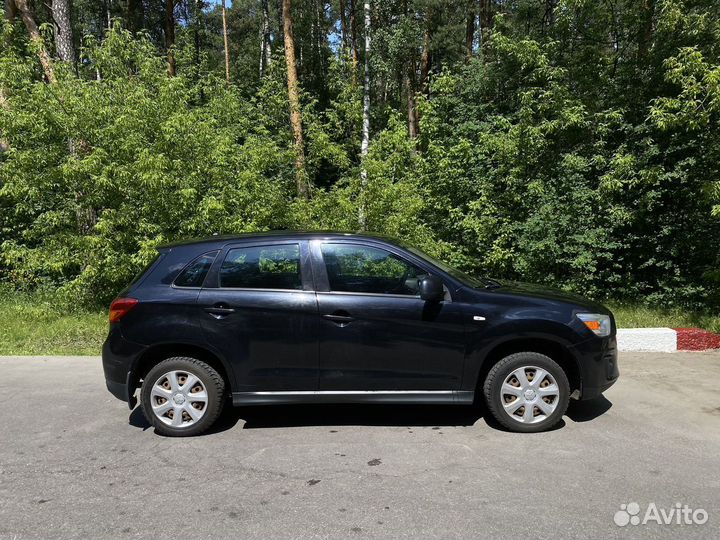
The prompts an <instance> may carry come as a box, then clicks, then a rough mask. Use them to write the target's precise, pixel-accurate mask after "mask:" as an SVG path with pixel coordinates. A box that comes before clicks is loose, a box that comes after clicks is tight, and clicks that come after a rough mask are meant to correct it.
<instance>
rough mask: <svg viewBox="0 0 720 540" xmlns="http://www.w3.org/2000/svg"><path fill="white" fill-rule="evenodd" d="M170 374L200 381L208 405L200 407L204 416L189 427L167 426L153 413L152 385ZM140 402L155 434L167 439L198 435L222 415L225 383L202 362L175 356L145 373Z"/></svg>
mask: <svg viewBox="0 0 720 540" xmlns="http://www.w3.org/2000/svg"><path fill="white" fill-rule="evenodd" d="M172 371H178V372H184V373H188V374H192V375H195V377H197V378H198V379H200V382H201V383H202V386H203V387H204V388H205V391H206V392H207V402H206V403H205V404H204V405H202V406H203V408H204V409H205V410H204V413H203V414H202V416H201V417H200V419H199V420H197V421H195V423H193V424H191V425H187V426H179V427H175V426H171V425H168V424H166V423H165V422H163V420H161V419H160V418H159V417H158V415H156V414H155V413H154V412H153V409H152V404H151V403H152V402H151V400H152V394H151V392H152V386H153V384H155V382H156V381H158V379H160V377H162V376H163V375H165V374H166V373H168V372H172ZM160 401H162V400H160ZM140 402H141V403H142V408H143V413H144V414H145V417H146V418H147V419H148V422H150V423H151V424H152V425H153V427H154V428H155V431H156V432H157V433H159V434H161V435H166V436H168V437H189V436H192V435H199V434H201V433H203V432H204V431H206V430H207V429H209V428H210V426H212V425H213V424H214V423H215V420H217V418H218V416H220V413H221V412H222V408H223V404H224V402H225V381H224V380H223V378H222V377H221V376H220V374H219V373H218V372H217V371H216V370H215V369H214V368H213V367H211V366H209V365H208V364H206V363H205V362H203V361H201V360H198V359H196V358H188V357H183V356H176V357H173V358H168V359H167V360H163V361H162V362H160V363H159V364H157V365H156V366H154V367H153V368H152V369H151V370H150V371H149V372H148V374H147V375H146V376H145V378H144V380H143V385H142V389H141V390H140ZM198 406H200V405H198ZM191 412H192V411H191ZM188 418H189V417H188Z"/></svg>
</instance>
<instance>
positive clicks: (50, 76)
mask: <svg viewBox="0 0 720 540" xmlns="http://www.w3.org/2000/svg"><path fill="white" fill-rule="evenodd" d="M15 6H16V7H17V10H18V11H19V12H20V18H21V19H22V20H23V23H25V28H27V31H28V34H29V35H30V41H32V42H33V43H34V44H35V47H36V51H37V55H38V58H39V59H40V64H41V65H42V68H43V71H44V72H45V78H46V79H47V81H48V82H49V83H54V82H56V78H55V69H54V67H53V63H52V59H51V58H50V54H49V53H48V51H47V48H46V47H45V42H44V41H43V38H42V36H41V35H40V30H39V29H38V26H37V23H36V22H35V16H34V15H33V13H32V11H31V10H30V7H29V6H28V3H27V0H15Z"/></svg>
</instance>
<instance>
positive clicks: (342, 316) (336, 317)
mask: <svg viewBox="0 0 720 540" xmlns="http://www.w3.org/2000/svg"><path fill="white" fill-rule="evenodd" d="M322 318H323V319H325V320H328V321H332V322H334V323H337V324H338V325H340V326H346V325H348V324H350V323H351V322H353V321H354V320H355V319H354V318H353V317H351V316H350V315H348V314H347V312H346V311H336V312H335V313H331V314H328V315H323V316H322Z"/></svg>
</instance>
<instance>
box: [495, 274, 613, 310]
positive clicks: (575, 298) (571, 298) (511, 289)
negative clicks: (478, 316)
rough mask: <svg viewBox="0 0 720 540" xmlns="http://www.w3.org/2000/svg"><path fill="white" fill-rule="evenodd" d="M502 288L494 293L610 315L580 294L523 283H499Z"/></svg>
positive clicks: (498, 288) (597, 304)
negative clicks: (575, 306)
mask: <svg viewBox="0 0 720 540" xmlns="http://www.w3.org/2000/svg"><path fill="white" fill-rule="evenodd" d="M499 283H500V284H501V286H500V287H497V288H495V289H492V290H493V291H494V292H498V293H502V294H509V295H512V296H524V297H530V298H538V299H542V300H553V301H556V302H565V303H568V304H575V305H577V306H581V307H583V308H587V309H591V310H593V311H594V312H597V313H606V314H610V311H609V310H608V309H607V308H606V307H605V306H603V305H602V304H599V303H598V302H595V301H593V300H589V299H587V298H585V297H583V296H580V295H579V294H574V293H571V292H566V291H561V290H560V289H555V288H553V287H547V286H544V285H536V284H534V283H524V282H521V281H507V280H502V281H499Z"/></svg>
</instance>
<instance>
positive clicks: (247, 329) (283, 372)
mask: <svg viewBox="0 0 720 540" xmlns="http://www.w3.org/2000/svg"><path fill="white" fill-rule="evenodd" d="M303 253H307V244H306V243H305V242H295V243H271V244H265V245H236V246H230V247H229V248H228V249H225V250H223V252H222V253H221V254H220V257H221V259H222V260H221V262H218V263H217V264H216V265H215V266H213V271H212V272H211V274H210V275H209V276H208V281H210V286H206V287H205V288H203V289H202V290H201V292H200V296H199V298H198V304H199V305H200V308H201V309H202V310H203V311H204V312H205V314H204V315H205V316H204V329H205V333H206V337H207V339H208V341H209V342H210V343H211V344H212V345H213V346H214V347H215V348H216V349H219V350H220V352H221V353H222V354H223V355H224V356H225V358H226V359H228V361H229V362H230V363H231V364H232V366H233V371H234V373H235V380H236V383H237V384H236V391H238V392H268V391H270V392H273V391H274V392H277V391H293V390H294V391H314V390H317V380H318V355H317V330H318V325H319V322H318V312H317V302H316V300H315V293H314V292H313V291H312V279H311V273H310V269H309V267H306V266H305V264H304V263H302V262H301V260H302V259H303V257H302V254H303ZM305 259H306V261H307V257H305ZM307 264H308V265H309V263H307Z"/></svg>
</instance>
